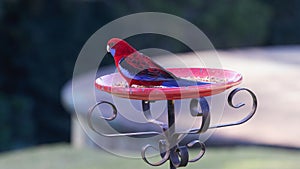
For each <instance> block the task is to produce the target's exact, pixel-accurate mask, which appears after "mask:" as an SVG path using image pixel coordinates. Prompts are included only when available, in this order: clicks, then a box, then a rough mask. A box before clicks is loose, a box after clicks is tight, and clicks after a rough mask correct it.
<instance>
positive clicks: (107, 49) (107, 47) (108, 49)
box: [106, 45, 110, 53]
mask: <svg viewBox="0 0 300 169" xmlns="http://www.w3.org/2000/svg"><path fill="white" fill-rule="evenodd" d="M106 51H107V52H108V53H109V52H110V47H109V46H108V45H107V46H106Z"/></svg>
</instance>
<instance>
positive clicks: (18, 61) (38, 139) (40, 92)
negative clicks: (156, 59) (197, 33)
mask: <svg viewBox="0 0 300 169" xmlns="http://www.w3.org/2000/svg"><path fill="white" fill-rule="evenodd" d="M147 11H152V12H166V13H170V14H174V15H177V16H179V17H182V18H184V19H187V20H188V21H190V22H192V23H193V24H195V25H196V26H198V27H199V28H200V29H201V30H202V31H203V32H204V33H205V34H206V35H207V36H208V38H209V39H210V40H211V41H212V43H213V44H214V45H215V47H216V48H219V49H220V48H223V49H224V48H233V47H245V46H268V45H283V44H284V45H285V44H299V43H300V31H299V30H300V1H297V0H289V1H284V0H261V1H259V0H216V1H211V0H202V1H201V0H200V1H199V0H192V1H150V0H149V1H140V2H138V1H134V0H125V1H100V0H82V1H81V0H60V1H58V0H3V1H0V25H1V26H0V49H1V50H0V52H1V55H0V151H3V150H9V149H16V148H22V147H26V146H32V145H37V144H43V143H51V142H59V141H69V140H70V114H69V113H68V112H66V111H65V110H64V109H63V107H62V106H61V103H60V90H61V89H62V87H63V85H64V84H65V83H66V82H67V81H68V80H70V79H71V78H72V72H73V66H74V64H75V61H76V58H77V56H78V54H79V52H80V50H81V47H82V46H83V45H84V43H85V41H86V40H87V39H88V38H89V37H90V36H91V35H92V34H93V33H94V32H95V31H96V30H98V29H99V28H100V27H101V26H103V25H105V24H106V23H108V22H110V21H112V20H114V19H117V18H119V17H122V16H124V15H128V14H132V13H136V12H147ZM137 24H138V23H137ZM158 26H159V25H158ZM151 44H156V46H157V47H161V48H164V47H166V40H165V38H153V37H152V38H150V37H149V39H148V40H147V41H145V40H143V41H140V42H139V46H143V45H144V46H149V45H150V46H151ZM167 46H168V47H169V48H170V49H172V48H176V50H175V52H185V51H186V49H185V48H184V47H183V48H180V47H177V46H176V44H174V47H173V46H172V43H168V45H167ZM151 47H152V46H151ZM109 62H111V60H106V64H108V63H109Z"/></svg>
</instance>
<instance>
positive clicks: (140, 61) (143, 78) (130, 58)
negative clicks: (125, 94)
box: [107, 38, 209, 87]
mask: <svg viewBox="0 0 300 169" xmlns="http://www.w3.org/2000/svg"><path fill="white" fill-rule="evenodd" d="M107 52H109V53H110V54H111V55H112V56H113V58H114V60H115V65H116V67H117V69H118V71H119V72H120V74H121V75H122V77H124V79H125V80H126V81H127V82H128V84H129V86H131V85H134V84H135V85H143V86H165V87H179V86H195V85H205V84H209V83H208V82H199V81H192V80H186V79H182V78H179V77H176V76H175V75H174V74H173V73H171V72H169V71H167V70H166V69H164V68H163V67H161V66H160V65H158V64H157V63H155V62H154V61H153V60H152V59H151V58H150V57H148V56H146V55H144V54H142V53H140V52H138V51H137V50H136V49H134V48H133V47H132V46H131V45H129V44H128V43H127V42H125V41H124V40H122V39H118V38H112V39H110V40H109V41H108V43H107Z"/></svg>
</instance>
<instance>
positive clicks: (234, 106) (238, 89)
mask: <svg viewBox="0 0 300 169" xmlns="http://www.w3.org/2000/svg"><path fill="white" fill-rule="evenodd" d="M240 91H247V92H248V93H249V94H250V96H251V98H252V109H251V111H250V113H249V114H248V115H247V116H246V117H244V118H243V119H241V120H239V121H236V122H233V123H225V124H217V125H215V126H210V127H209V128H210V129H212V128H221V127H228V126H235V125H240V124H243V123H245V122H247V121H248V120H250V119H251V118H252V117H253V115H254V114H255V112H256V109H257V98H256V96H255V94H254V93H253V92H252V91H251V90H249V89H247V88H236V89H234V90H233V91H231V93H230V94H229V96H228V99H227V101H228V104H229V105H230V106H231V107H233V108H235V109H238V108H241V107H243V106H245V103H238V104H236V105H235V104H233V98H234V96H235V95H236V94H237V93H238V92H240Z"/></svg>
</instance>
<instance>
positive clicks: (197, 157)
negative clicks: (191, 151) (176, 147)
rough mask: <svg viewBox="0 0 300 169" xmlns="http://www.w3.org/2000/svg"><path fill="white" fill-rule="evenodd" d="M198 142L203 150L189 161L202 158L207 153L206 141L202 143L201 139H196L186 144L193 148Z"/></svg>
mask: <svg viewBox="0 0 300 169" xmlns="http://www.w3.org/2000/svg"><path fill="white" fill-rule="evenodd" d="M196 144H199V146H200V148H201V150H200V152H199V153H198V154H197V156H196V157H195V158H193V159H190V160H189V162H196V161H198V160H200V159H201V158H202V157H203V155H204V154H205V144H204V143H201V142H200V141H199V140H194V141H191V142H190V143H188V144H187V145H186V146H187V147H188V148H192V147H193V146H195V145H196Z"/></svg>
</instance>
